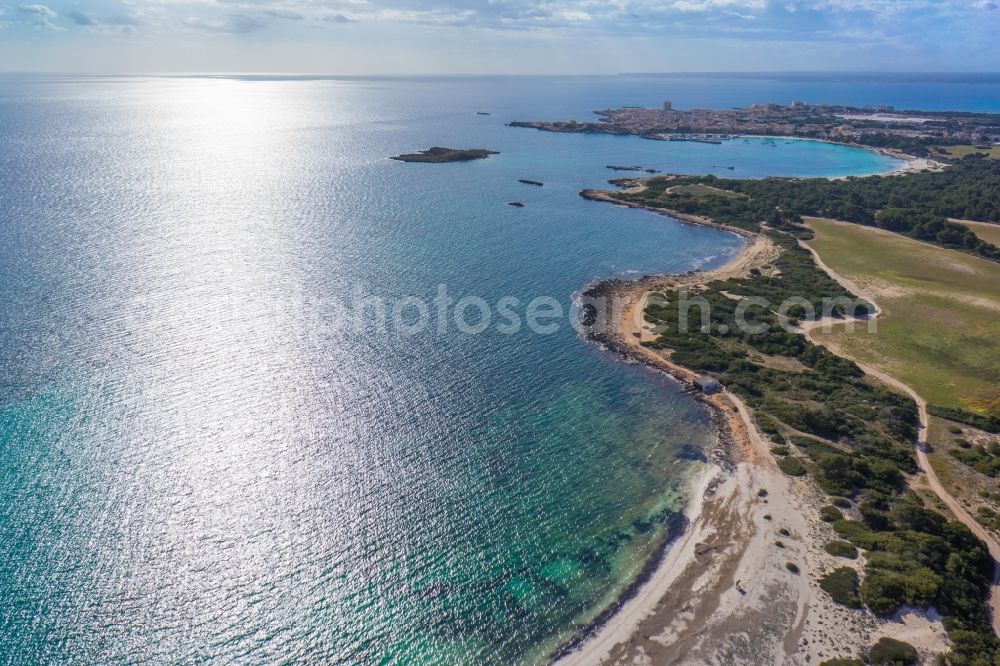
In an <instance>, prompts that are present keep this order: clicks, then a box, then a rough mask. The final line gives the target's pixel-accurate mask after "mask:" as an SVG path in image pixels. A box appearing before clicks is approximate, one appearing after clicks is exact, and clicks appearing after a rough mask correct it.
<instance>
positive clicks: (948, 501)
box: [799, 243, 1000, 636]
mask: <svg viewBox="0 0 1000 666" xmlns="http://www.w3.org/2000/svg"><path fill="white" fill-rule="evenodd" d="M800 244H801V245H802V246H803V247H805V248H807V249H808V250H809V251H810V252H812V255H813V259H815V261H816V264H817V265H818V266H819V267H820V268H822V269H823V270H824V271H826V273H827V274H828V275H829V276H830V277H831V278H833V279H834V280H836V281H837V282H838V283H839V284H840V285H841V286H842V287H844V288H845V289H847V290H848V291H851V292H853V293H854V294H855V295H856V296H860V297H861V298H864V299H865V300H867V301H868V302H870V303H871V304H872V305H874V306H875V310H876V312H875V315H874V316H876V317H877V316H879V315H880V314H881V313H882V308H881V307H879V305H878V303H877V302H876V301H875V299H874V298H873V297H872V295H871V294H870V293H868V292H866V291H865V290H863V289H861V288H859V287H858V286H857V285H856V284H855V283H854V282H853V281H851V280H849V279H848V278H845V277H843V276H842V275H839V274H838V273H836V272H835V271H833V270H832V269H831V268H830V267H829V266H827V265H826V264H825V263H823V260H822V259H820V257H819V255H818V254H817V253H816V251H815V250H814V249H812V248H811V247H809V246H808V245H806V244H804V243H800ZM837 321H838V322H839V323H840V324H844V323H845V320H843V319H841V320H837ZM855 323H864V324H866V323H867V322H864V321H861V320H855ZM830 325H831V322H830V321H828V320H825V319H824V320H817V321H812V322H805V323H804V324H803V326H802V327H801V328H800V329H799V330H800V331H801V332H802V334H803V335H805V336H806V339H808V340H809V341H810V342H812V343H813V344H816V345H822V346H825V347H826V348H827V349H829V350H830V351H832V352H833V353H835V354H837V355H838V356H842V357H844V358H847V359H849V360H851V361H854V362H855V363H857V365H858V367H860V368H861V369H862V370H864V372H865V374H867V375H871V376H872V377H875V378H876V379H878V380H879V381H880V382H882V383H883V384H885V385H887V386H891V387H892V388H895V389H896V390H898V391H901V392H903V393H905V394H907V395H909V396H910V397H911V398H913V400H914V402H916V403H917V410H918V412H919V419H920V422H919V423H918V425H917V447H916V450H917V465H918V466H919V467H920V470H921V471H922V472H924V474H925V475H926V476H927V485H928V487H929V488H930V489H931V491H932V492H933V493H934V494H935V495H937V496H938V498H939V499H940V500H941V501H942V502H944V504H945V506H947V507H948V509H949V510H950V511H951V512H952V514H954V516H955V519H956V520H958V521H959V522H961V523H962V524H963V525H965V526H966V527H968V528H969V530H970V531H971V532H972V533H973V534H975V535H976V536H977V537H979V538H980V539H982V541H983V542H984V543H985V544H986V547H987V548H988V549H989V551H990V555H991V556H992V557H993V584H992V587H991V588H990V610H991V611H992V621H993V631H994V632H996V634H997V635H998V636H1000V542H998V541H997V539H996V538H995V537H994V536H993V535H992V534H990V533H989V531H987V530H986V528H984V527H983V526H982V525H980V524H979V523H978V522H977V521H976V519H975V518H974V517H973V516H972V514H970V513H969V512H968V511H966V509H965V507H963V506H962V505H961V503H960V502H959V501H958V499H956V498H955V496H954V495H952V494H951V493H949V492H948V491H947V489H945V487H944V485H943V484H942V483H941V480H940V479H939V478H938V475H937V473H936V472H935V471H934V468H933V467H932V466H931V463H930V460H928V458H927V448H928V444H927V433H928V428H929V426H930V415H929V414H928V412H927V401H926V400H924V399H923V398H921V397H920V395H919V394H918V393H917V392H916V391H914V390H913V388H912V387H910V386H909V385H907V384H905V383H903V382H901V381H900V380H898V379H896V378H895V377H893V376H891V375H889V374H887V373H885V372H883V371H882V370H879V369H878V368H875V367H873V366H871V365H868V364H867V363H862V362H860V361H858V360H857V359H854V358H852V357H851V356H850V355H849V354H847V353H845V352H844V350H843V349H840V348H838V347H836V346H834V345H831V344H829V342H827V343H820V342H817V341H816V340H815V339H813V336H812V332H813V331H814V330H816V329H817V328H820V327H823V326H830Z"/></svg>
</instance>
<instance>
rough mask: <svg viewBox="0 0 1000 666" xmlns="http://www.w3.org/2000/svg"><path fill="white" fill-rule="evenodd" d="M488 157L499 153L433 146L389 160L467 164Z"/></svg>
mask: <svg viewBox="0 0 1000 666" xmlns="http://www.w3.org/2000/svg"><path fill="white" fill-rule="evenodd" d="M490 155H499V153H497V152H496V151H493V150H484V149H482V148H465V149H463V148H442V147H441V146H434V147H433V148H428V149H427V150H421V151H420V152H419V153H406V154H403V155H396V156H395V157H392V158H390V159H394V160H399V161H400V162H435V163H440V162H468V161H470V160H483V159H486V158H487V157H489V156H490Z"/></svg>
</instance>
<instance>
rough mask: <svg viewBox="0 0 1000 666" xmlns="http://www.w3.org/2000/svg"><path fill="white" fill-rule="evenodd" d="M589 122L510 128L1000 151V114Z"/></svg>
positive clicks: (858, 113) (826, 113)
mask: <svg viewBox="0 0 1000 666" xmlns="http://www.w3.org/2000/svg"><path fill="white" fill-rule="evenodd" d="M594 113H595V114H596V115H597V116H598V120H596V121H587V122H578V121H576V120H564V121H538V120H533V121H520V120H519V121H513V122H511V123H510V125H511V126H512V127H528V128H534V129H537V130H541V131H545V132H584V133H588V132H590V133H593V132H597V133H606V134H634V135H637V136H640V137H642V138H645V139H653V140H658V141H702V142H707V143H719V142H721V141H723V140H725V139H730V138H734V137H737V136H740V137H745V136H763V137H766V138H769V139H774V138H777V137H798V138H810V139H821V140H826V141H832V142H837V143H851V144H857V145H863V146H869V147H873V148H884V149H889V150H895V151H900V153H901V154H906V155H911V156H914V157H917V158H928V157H931V156H934V157H937V158H940V159H943V160H950V159H953V158H954V156H955V155H954V152H953V151H954V148H951V147H954V146H962V145H969V144H973V145H986V146H989V145H990V144H995V143H1000V114H989V113H964V112H947V111H940V112H927V111H899V112H897V111H896V110H895V109H894V108H893V107H890V106H887V105H883V106H880V107H876V108H869V107H854V106H845V105H835V104H806V103H803V102H793V103H792V104H789V105H783V104H774V103H766V104H753V105H751V106H748V107H745V108H735V109H686V110H682V109H675V108H674V107H673V104H672V103H671V102H670V101H665V102H664V103H663V107H662V108H659V109H649V108H641V107H622V108H618V109H603V110H601V111H595V112H594Z"/></svg>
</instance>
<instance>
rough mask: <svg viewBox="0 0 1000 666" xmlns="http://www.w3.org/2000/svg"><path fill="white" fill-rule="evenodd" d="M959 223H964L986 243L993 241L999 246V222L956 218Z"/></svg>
mask: <svg viewBox="0 0 1000 666" xmlns="http://www.w3.org/2000/svg"><path fill="white" fill-rule="evenodd" d="M956 222H958V223H959V224H964V225H965V226H967V227H968V228H969V229H971V230H972V232H973V233H974V234H976V235H977V236H979V237H980V238H982V239H983V240H984V241H986V242H987V243H993V244H994V245H996V246H997V247H1000V224H991V223H990V222H969V221H967V220H956Z"/></svg>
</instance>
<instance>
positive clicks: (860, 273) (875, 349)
mask: <svg viewBox="0 0 1000 666" xmlns="http://www.w3.org/2000/svg"><path fill="white" fill-rule="evenodd" d="M806 222H807V223H808V225H809V227H810V228H812V229H813V230H814V231H815V233H816V237H815V238H814V239H813V240H812V241H810V242H809V245H810V246H811V247H813V248H814V249H815V250H816V251H817V252H818V253H819V255H820V257H822V259H823V261H824V262H825V263H826V264H827V265H828V266H829V267H830V268H831V269H832V270H834V271H836V272H837V273H839V274H841V275H844V276H845V277H847V278H849V279H851V280H853V281H854V282H855V283H856V284H858V285H859V286H860V287H861V288H862V289H865V290H867V291H868V293H869V294H870V295H871V296H872V297H873V298H874V299H875V300H876V301H877V302H878V303H879V305H880V306H881V307H882V309H883V315H882V317H881V318H880V319H879V320H878V331H877V332H875V333H869V332H867V330H866V329H865V327H860V326H859V327H857V328H856V329H855V331H854V332H850V333H849V332H847V331H846V330H845V329H844V327H836V328H834V330H833V331H832V332H818V331H817V332H816V338H817V340H818V341H820V342H823V343H824V344H828V345H831V346H833V347H834V348H838V349H842V350H843V351H844V352H845V353H847V354H849V355H851V356H853V357H855V358H857V359H858V360H860V361H863V362H865V363H868V364H870V365H873V366H875V367H877V368H880V369H881V370H883V371H885V372H888V373H889V374H891V375H893V376H895V377H897V378H899V379H900V380H902V381H904V382H906V383H907V384H909V385H910V386H912V387H913V388H914V390H916V391H917V392H918V393H920V394H921V395H922V396H923V397H924V398H925V399H926V400H927V401H928V402H929V403H931V404H936V405H941V406H944V407H955V408H961V409H966V410H969V411H972V412H976V413H978V414H982V415H997V414H1000V264H996V263H993V262H990V261H987V260H985V259H981V258H978V257H973V256H969V255H965V254H962V253H959V252H955V251H952V250H947V249H943V248H939V247H934V246H931V245H928V244H925V243H921V242H919V241H915V240H911V239H909V238H905V237H902V236H899V235H897V234H892V233H889V232H885V231H882V230H879V229H875V228H872V227H864V226H859V225H855V224H847V223H842V222H835V221H832V220H825V219H820V218H807V219H806Z"/></svg>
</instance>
